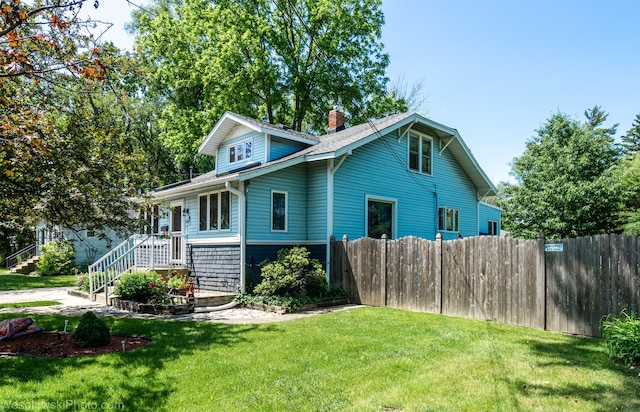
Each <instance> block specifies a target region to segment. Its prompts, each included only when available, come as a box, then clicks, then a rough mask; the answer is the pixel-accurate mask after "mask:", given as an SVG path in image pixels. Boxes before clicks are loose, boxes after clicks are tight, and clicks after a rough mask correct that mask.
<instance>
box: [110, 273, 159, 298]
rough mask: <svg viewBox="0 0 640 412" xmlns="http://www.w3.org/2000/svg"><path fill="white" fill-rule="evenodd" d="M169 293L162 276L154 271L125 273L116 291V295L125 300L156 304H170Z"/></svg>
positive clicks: (117, 284)
mask: <svg viewBox="0 0 640 412" xmlns="http://www.w3.org/2000/svg"><path fill="white" fill-rule="evenodd" d="M167 292H168V290H167V289H166V286H165V284H164V282H162V280H161V279H160V275H159V274H157V273H156V272H153V271H151V272H149V271H135V272H131V273H125V274H124V275H122V276H121V277H120V279H119V280H118V282H117V283H116V287H115V290H114V293H115V294H116V295H119V296H120V297H122V298H123V299H126V300H133V301H135V302H138V303H154V304H160V303H168V300H169V295H168V294H167Z"/></svg>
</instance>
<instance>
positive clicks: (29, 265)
mask: <svg viewBox="0 0 640 412" xmlns="http://www.w3.org/2000/svg"><path fill="white" fill-rule="evenodd" d="M39 259H40V256H33V257H31V258H29V259H27V260H25V261H24V262H22V263H19V264H17V265H15V266H13V267H12V268H9V273H20V274H21V275H28V274H29V273H31V272H33V271H34V270H36V263H37V262H38V260H39Z"/></svg>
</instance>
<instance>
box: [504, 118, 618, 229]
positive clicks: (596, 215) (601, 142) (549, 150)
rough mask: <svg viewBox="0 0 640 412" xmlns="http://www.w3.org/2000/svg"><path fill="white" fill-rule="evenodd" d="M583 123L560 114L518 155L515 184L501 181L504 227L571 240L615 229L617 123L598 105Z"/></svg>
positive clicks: (515, 162) (515, 165)
mask: <svg viewBox="0 0 640 412" xmlns="http://www.w3.org/2000/svg"><path fill="white" fill-rule="evenodd" d="M585 116H586V118H587V121H586V122H584V123H581V122H579V121H578V120H575V119H572V118H570V117H569V116H567V115H565V114H562V113H556V114H554V115H553V116H551V118H550V119H548V120H547V121H546V122H545V123H544V124H543V125H542V127H541V128H540V129H538V130H537V136H535V137H533V138H531V139H530V140H529V141H528V142H527V145H526V149H525V151H524V153H523V154H522V155H521V156H520V157H518V158H516V159H514V161H513V164H512V169H511V174H512V175H513V176H514V177H515V178H516V180H517V183H516V184H510V183H504V184H503V185H501V195H502V199H501V202H500V206H501V207H502V208H503V210H504V212H503V215H502V216H503V228H504V229H506V230H508V231H509V232H510V233H511V234H512V235H513V236H514V237H521V238H535V237H536V236H537V235H538V234H539V233H541V232H542V233H544V234H545V235H546V236H547V237H548V238H554V239H557V238H568V237H577V236H585V235H591V234H597V233H609V232H612V231H615V229H616V225H617V223H616V213H617V208H618V205H619V203H620V201H621V198H622V197H621V196H622V189H621V187H620V185H619V184H618V181H619V179H618V178H617V176H616V168H615V166H616V165H617V164H618V160H619V156H620V155H619V151H618V150H617V149H616V147H615V145H614V140H613V135H614V134H615V130H616V126H613V127H604V126H603V123H604V122H605V121H606V119H607V114H606V113H605V112H602V111H601V109H600V108H599V107H598V106H596V107H594V108H593V109H590V110H587V111H585Z"/></svg>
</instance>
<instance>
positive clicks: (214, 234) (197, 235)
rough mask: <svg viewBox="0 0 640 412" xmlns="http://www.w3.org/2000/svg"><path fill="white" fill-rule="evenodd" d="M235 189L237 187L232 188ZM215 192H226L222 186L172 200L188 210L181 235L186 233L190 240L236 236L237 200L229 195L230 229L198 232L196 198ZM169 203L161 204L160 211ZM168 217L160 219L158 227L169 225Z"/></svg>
mask: <svg viewBox="0 0 640 412" xmlns="http://www.w3.org/2000/svg"><path fill="white" fill-rule="evenodd" d="M234 187H236V188H237V186H234ZM217 190H226V189H225V188H224V186H221V187H217V188H216V189H209V190H206V191H201V192H195V193H190V194H189V195H187V196H185V197H183V198H178V199H172V200H171V202H179V201H180V200H183V201H184V208H185V209H189V214H188V215H187V217H186V218H185V219H184V220H183V230H182V233H186V234H187V236H188V238H189V239H190V240H194V239H216V238H218V239H219V238H227V237H229V236H236V235H237V234H238V198H237V197H236V196H234V195H233V194H231V216H230V219H231V222H230V223H231V225H230V226H231V228H230V229H229V230H219V231H206V232H200V231H199V227H198V226H199V215H198V213H199V211H198V196H199V195H201V194H205V193H210V192H213V191H217ZM171 202H169V201H167V202H165V203H163V204H162V205H161V209H162V208H163V207H164V208H168V206H169V204H170V203H171ZM169 219H170V216H169V215H168V214H167V216H164V217H161V218H160V227H162V226H168V225H169Z"/></svg>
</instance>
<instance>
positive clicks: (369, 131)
mask: <svg viewBox="0 0 640 412" xmlns="http://www.w3.org/2000/svg"><path fill="white" fill-rule="evenodd" d="M229 113H231V112H229ZM231 114H232V115H234V116H237V117H239V118H242V120H243V121H245V122H248V123H252V124H254V125H256V126H257V127H261V128H262V129H270V130H274V131H278V132H280V133H282V131H283V130H285V129H282V128H281V127H278V126H274V125H270V124H267V123H263V122H260V121H258V120H255V119H252V118H250V117H246V116H242V115H239V114H236V113H231ZM410 117H414V120H416V121H417V122H418V123H420V124H423V126H422V127H428V129H429V130H432V128H433V130H434V131H437V134H438V135H441V134H442V135H447V136H450V137H452V138H454V141H455V142H456V144H454V145H452V146H450V149H449V150H451V151H452V153H453V154H454V157H456V159H457V160H458V161H459V162H460V163H461V165H462V166H463V169H464V170H465V171H466V172H467V173H468V174H469V176H470V177H471V178H472V180H473V181H474V184H476V186H477V187H478V189H481V190H487V191H494V190H495V188H494V187H493V184H492V183H491V182H490V181H489V179H488V178H487V177H486V175H485V174H484V172H483V171H482V169H481V168H480V166H479V165H478V164H477V162H476V160H475V159H474V158H473V155H472V154H471V152H470V151H469V149H468V148H467V147H466V145H465V144H464V142H463V141H462V140H461V138H460V136H459V135H458V132H457V131H456V130H455V129H452V128H449V127H447V126H444V125H441V124H438V123H436V122H433V121H432V120H429V119H426V118H424V117H422V116H419V115H416V114H415V113H398V114H393V115H391V116H387V117H384V118H382V119H378V120H373V121H370V122H367V123H363V124H360V125H357V126H353V127H349V128H347V129H344V130H342V131H340V132H336V133H331V134H326V135H322V136H311V135H308V134H305V133H300V132H296V131H293V130H286V133H290V134H292V135H293V134H295V135H297V136H299V137H301V138H305V139H310V140H314V141H317V142H319V143H318V144H316V145H313V146H310V147H307V148H306V149H303V150H300V151H298V152H295V153H292V154H291V155H289V156H285V157H283V158H280V159H277V160H274V161H271V162H267V163H264V164H261V165H259V166H256V167H254V168H251V169H248V170H243V171H237V172H236V173H233V175H235V176H243V175H244V179H246V178H252V176H255V175H261V174H263V173H269V172H270V171H271V170H277V169H279V168H282V167H288V166H291V165H293V164H297V163H299V162H304V161H305V160H306V159H309V160H311V159H312V158H313V157H316V156H318V157H323V155H330V154H331V153H336V152H339V151H341V150H343V151H344V150H345V149H351V148H356V147H358V146H360V145H361V144H365V143H366V142H367V141H370V140H371V139H375V138H376V134H378V133H380V134H381V135H384V134H386V133H387V132H388V130H387V129H389V128H390V127H393V126H395V125H397V124H398V123H400V122H403V121H404V120H407V119H408V118H410ZM405 123H407V124H409V121H407V122H405ZM377 137H380V136H377ZM361 141H362V142H361ZM359 142H360V143H359ZM338 155H339V153H338ZM310 158H311V159H310ZM229 177H230V175H228V174H227V175H224V176H217V175H216V174H215V171H211V172H209V173H206V174H204V175H201V176H198V177H195V178H193V179H192V180H191V183H189V184H186V185H185V186H191V185H196V184H199V185H202V184H205V183H206V182H214V181H216V180H220V181H223V180H228V179H229ZM244 179H243V178H242V177H240V180H244Z"/></svg>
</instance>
